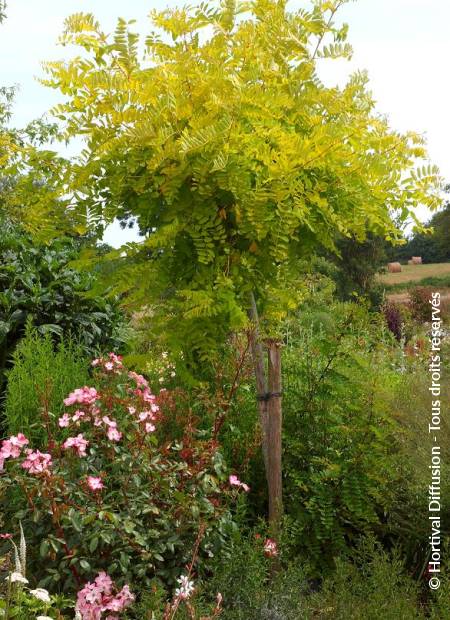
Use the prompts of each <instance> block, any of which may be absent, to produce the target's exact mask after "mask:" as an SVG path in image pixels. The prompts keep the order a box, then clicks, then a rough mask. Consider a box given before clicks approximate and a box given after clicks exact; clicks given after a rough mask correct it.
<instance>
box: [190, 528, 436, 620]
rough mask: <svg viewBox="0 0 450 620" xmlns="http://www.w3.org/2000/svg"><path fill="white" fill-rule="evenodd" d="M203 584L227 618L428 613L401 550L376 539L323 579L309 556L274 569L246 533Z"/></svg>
mask: <svg viewBox="0 0 450 620" xmlns="http://www.w3.org/2000/svg"><path fill="white" fill-rule="evenodd" d="M203 587H204V589H203V592H201V593H200V595H199V598H201V599H203V600H205V601H206V600H209V601H211V600H213V598H214V596H215V593H216V592H221V594H222V595H223V601H224V611H223V614H222V615H221V618H223V620H300V619H301V620H313V619H314V620H317V619H319V620H331V619H332V620H362V619H364V620H381V619H383V620H419V619H420V620H422V619H424V618H425V615H424V613H423V611H422V608H421V604H420V592H419V588H418V586H417V584H416V583H415V581H414V580H413V579H411V577H410V576H409V575H408V574H407V573H406V572H405V569H404V566H403V564H402V562H401V560H400V559H399V557H398V554H397V553H393V554H389V553H387V552H385V551H383V550H382V549H380V548H379V547H378V546H377V545H375V544H374V543H373V542H372V541H371V540H365V541H362V543H360V545H359V547H358V549H357V550H356V551H355V552H354V553H353V554H352V556H350V557H345V556H342V557H341V558H338V559H337V562H336V569H335V570H334V571H333V573H332V574H330V575H329V576H328V577H327V578H326V579H324V580H323V581H322V582H321V581H320V580H315V579H312V578H311V574H310V571H309V568H308V565H307V564H306V563H305V561H304V559H303V558H296V559H294V560H291V561H290V562H289V563H285V564H283V565H282V568H281V570H279V571H274V570H273V565H272V564H271V563H270V561H269V560H268V559H267V558H265V557H264V555H263V554H262V553H261V548H260V545H258V544H257V542H256V541H255V540H254V538H253V536H250V537H248V538H244V537H242V536H241V537H239V538H238V539H236V540H235V541H234V545H233V547H232V548H231V549H230V551H229V554H228V555H227V556H226V557H223V556H222V559H221V561H220V562H219V563H218V564H217V566H216V570H215V572H214V574H213V577H212V578H211V579H210V580H209V581H208V582H207V583H205V584H203ZM440 604H441V605H445V601H444V600H441V603H440ZM206 608H207V607H206V604H205V609H206ZM436 617H438V616H436ZM442 617H444V616H442ZM445 617H446V616H445Z"/></svg>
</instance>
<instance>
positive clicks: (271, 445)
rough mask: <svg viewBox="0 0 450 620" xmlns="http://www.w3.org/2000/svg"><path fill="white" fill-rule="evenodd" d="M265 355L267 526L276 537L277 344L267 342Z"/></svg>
mask: <svg viewBox="0 0 450 620" xmlns="http://www.w3.org/2000/svg"><path fill="white" fill-rule="evenodd" d="M267 347H268V348H267V353H268V361H269V365H268V371H269V372H268V374H269V393H268V437H267V444H268V466H269V467H268V479H267V482H268V487H269V524H270V526H271V527H272V529H273V532H274V534H276V533H277V532H278V531H279V529H280V525H281V518H282V515H283V487H282V463H281V451H282V440H281V431H282V409H281V343H280V342H277V341H275V340H268V341H267Z"/></svg>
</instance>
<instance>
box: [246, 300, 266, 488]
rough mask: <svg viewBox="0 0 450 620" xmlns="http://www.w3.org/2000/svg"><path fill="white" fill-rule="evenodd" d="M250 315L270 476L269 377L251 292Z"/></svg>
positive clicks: (263, 446)
mask: <svg viewBox="0 0 450 620" xmlns="http://www.w3.org/2000/svg"><path fill="white" fill-rule="evenodd" d="M248 314H249V317H250V319H251V321H252V324H253V329H252V332H251V334H250V346H251V350H252V357H253V368H254V371H255V380H256V392H257V398H258V410H259V421H260V424H261V434H262V453H263V459H264V468H265V470H266V477H267V479H268V478H269V460H268V447H267V444H268V441H267V434H268V407H267V405H268V401H267V392H268V389H267V379H266V369H265V363H264V349H263V345H262V342H261V339H260V334H259V317H258V309H257V307H256V301H255V296H254V295H253V293H250V308H249V311H248Z"/></svg>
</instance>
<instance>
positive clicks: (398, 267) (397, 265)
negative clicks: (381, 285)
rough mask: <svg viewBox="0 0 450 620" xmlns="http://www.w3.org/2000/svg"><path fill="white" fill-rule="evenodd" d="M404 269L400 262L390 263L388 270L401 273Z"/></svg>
mask: <svg viewBox="0 0 450 620" xmlns="http://www.w3.org/2000/svg"><path fill="white" fill-rule="evenodd" d="M401 270H402V266H401V265H400V263H388V271H389V273H400V272H401Z"/></svg>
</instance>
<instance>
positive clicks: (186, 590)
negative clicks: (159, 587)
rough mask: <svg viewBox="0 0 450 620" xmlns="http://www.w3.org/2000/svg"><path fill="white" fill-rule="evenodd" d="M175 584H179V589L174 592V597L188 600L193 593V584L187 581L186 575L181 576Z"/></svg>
mask: <svg viewBox="0 0 450 620" xmlns="http://www.w3.org/2000/svg"><path fill="white" fill-rule="evenodd" d="M177 582H178V583H179V584H180V587H179V588H177V589H176V590H175V596H176V597H177V598H182V599H184V600H186V599H188V598H190V596H191V594H192V592H193V591H194V582H193V581H189V578H188V577H186V575H181V577H180V578H179V579H177Z"/></svg>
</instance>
